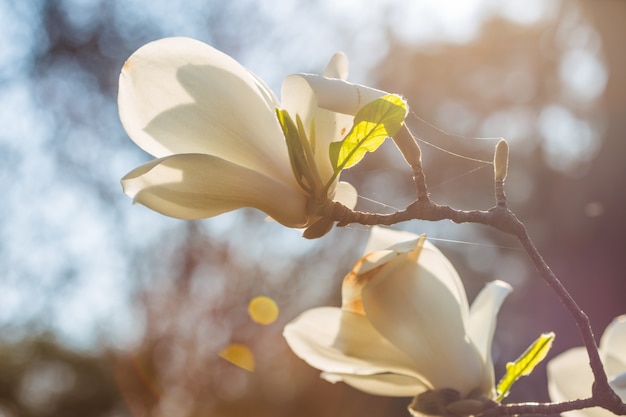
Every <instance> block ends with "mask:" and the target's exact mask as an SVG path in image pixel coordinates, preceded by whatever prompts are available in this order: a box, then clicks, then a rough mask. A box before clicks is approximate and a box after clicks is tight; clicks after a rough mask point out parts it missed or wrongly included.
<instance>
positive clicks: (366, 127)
mask: <svg viewBox="0 0 626 417" xmlns="http://www.w3.org/2000/svg"><path fill="white" fill-rule="evenodd" d="M407 112H408V109H407V105H406V102H405V101H404V100H403V99H402V97H400V96H398V95H395V94H389V95H386V96H383V97H380V98H378V99H376V100H374V101H372V102H370V103H368V104H366V105H365V106H363V108H362V109H361V110H359V112H358V113H357V114H356V115H355V116H354V125H353V126H352V130H350V132H349V133H348V134H347V135H346V137H345V138H344V139H343V140H342V141H341V142H333V143H331V144H330V150H329V153H330V161H331V163H332V165H333V168H334V169H335V173H338V172H340V171H341V170H343V169H345V168H350V167H351V166H353V165H355V164H357V163H358V162H359V161H361V159H363V156H365V153H366V152H373V151H375V150H376V149H378V147H379V146H380V145H382V143H383V142H384V140H385V139H386V138H387V137H388V136H393V135H395V134H396V133H398V131H399V130H400V128H401V127H402V124H403V123H404V119H405V118H406V115H407Z"/></svg>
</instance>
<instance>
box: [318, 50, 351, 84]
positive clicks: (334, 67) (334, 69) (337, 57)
mask: <svg viewBox="0 0 626 417" xmlns="http://www.w3.org/2000/svg"><path fill="white" fill-rule="evenodd" d="M349 70H350V62H349V61H348V57H347V56H346V54H344V53H343V52H336V53H335V54H333V56H332V57H331V58H330V62H329V63H328V65H326V69H325V70H324V73H323V74H322V75H323V76H324V77H327V78H339V79H341V80H347V79H348V72H349Z"/></svg>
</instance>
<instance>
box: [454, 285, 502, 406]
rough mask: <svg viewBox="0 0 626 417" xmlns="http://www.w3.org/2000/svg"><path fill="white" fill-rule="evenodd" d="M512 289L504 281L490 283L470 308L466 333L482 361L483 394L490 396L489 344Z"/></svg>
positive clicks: (492, 385)
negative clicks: (501, 307) (483, 372)
mask: <svg viewBox="0 0 626 417" xmlns="http://www.w3.org/2000/svg"><path fill="white" fill-rule="evenodd" d="M512 290H513V288H512V287H511V286H510V285H509V284H507V283H506V282H504V281H492V282H490V283H488V284H487V285H486V286H485V288H483V290H482V291H481V292H480V293H479V294H478V296H476V299H475V300H474V302H473V303H472V307H471V308H470V314H469V320H468V322H467V326H466V330H467V333H468V335H469V337H470V339H471V340H472V342H473V343H474V345H475V346H476V348H477V349H478V352H479V353H480V355H481V357H482V358H483V361H484V364H485V366H484V370H485V374H484V375H483V393H485V394H490V393H491V391H492V390H493V388H494V386H495V376H494V373H493V361H492V358H491V342H492V340H493V333H494V331H495V329H496V319H497V316H498V311H499V310H500V306H501V305H502V303H503V302H504V299H505V298H506V297H507V296H508V295H509V293H510V292H511V291H512Z"/></svg>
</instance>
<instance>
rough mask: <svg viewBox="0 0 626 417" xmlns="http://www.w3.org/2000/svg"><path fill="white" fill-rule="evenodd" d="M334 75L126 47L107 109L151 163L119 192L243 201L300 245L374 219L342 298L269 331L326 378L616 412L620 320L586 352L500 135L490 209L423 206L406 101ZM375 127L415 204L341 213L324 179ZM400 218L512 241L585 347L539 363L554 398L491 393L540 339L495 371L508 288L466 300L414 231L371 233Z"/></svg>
mask: <svg viewBox="0 0 626 417" xmlns="http://www.w3.org/2000/svg"><path fill="white" fill-rule="evenodd" d="M347 69H348V62H347V58H346V57H345V56H344V55H342V54H336V55H335V56H333V57H332V59H331V61H330V63H329V65H328V67H327V68H326V70H325V71H324V73H323V74H322V75H313V74H296V75H290V76H288V77H287V78H285V80H284V81H283V84H282V91H281V100H278V99H277V97H276V96H275V95H274V93H273V92H272V91H271V90H270V89H269V88H268V87H267V85H266V84H265V83H264V82H263V81H262V80H261V79H260V78H258V77H257V76H256V75H254V74H253V73H251V72H250V71H248V70H246V69H245V68H244V67H242V66H241V65H240V64H239V63H237V62H236V61H235V60H234V59H232V58H231V57H229V56H227V55H225V54H224V53H222V52H220V51H218V50H216V49H214V48H212V47H211V46H209V45H206V44H204V43H202V42H199V41H196V40H192V39H187V38H170V39H162V40H159V41H156V42H152V43H149V44H147V45H145V46H143V47H141V48H140V49H139V50H137V51H136V52H135V53H134V54H133V55H132V56H131V57H130V58H129V59H128V60H127V61H126V63H125V64H124V67H123V69H122V73H121V76H120V85H119V110H120V117H121V120H122V123H123V125H124V128H125V129H126V132H127V133H128V135H129V136H130V138H131V139H132V140H133V141H134V142H135V143H136V144H137V145H138V146H140V147H141V148H142V149H144V150H145V151H146V152H148V153H150V154H151V155H153V156H154V157H156V159H154V160H153V161H150V162H148V163H146V164H144V165H142V166H140V167H138V168H136V169H134V170H133V171H131V172H130V173H129V174H127V175H126V176H125V177H124V178H123V179H122V186H123V188H124V192H125V193H126V194H128V195H129V196H130V197H131V198H133V200H134V201H135V202H137V203H140V204H143V205H145V206H147V207H149V208H151V209H152V210H155V211H157V212H159V213H162V214H164V215H167V216H171V217H175V218H180V219H201V218H208V217H212V216H216V215H219V214H221V213H225V212H228V211H232V210H236V209H238V208H242V207H252V208H255V209H258V210H261V211H263V212H265V213H266V214H267V215H268V216H270V217H271V218H272V219H273V220H275V221H276V222H279V223H280V224H282V225H284V226H286V227H291V228H298V229H302V230H303V236H304V237H305V238H309V239H314V238H318V237H321V236H323V235H324V234H326V233H327V232H329V231H330V230H331V229H332V228H333V226H345V225H348V224H352V223H359V224H363V225H368V226H373V227H372V228H371V235H370V238H369V241H368V243H367V246H366V249H365V253H364V254H363V256H362V257H361V259H359V260H357V261H356V263H355V264H354V266H353V268H352V270H351V271H349V272H348V273H347V274H346V276H345V278H344V280H343V284H342V287H341V291H342V305H341V307H319V308H315V309H312V310H309V311H306V312H304V313H303V314H302V315H300V316H299V317H297V318H296V319H295V320H293V321H292V322H291V323H289V324H288V325H287V326H286V327H285V329H284V336H285V338H286V340H287V343H288V344H289V346H290V347H291V349H292V350H293V352H294V353H295V354H296V355H298V356H299V357H301V358H302V359H304V360H305V361H306V362H307V363H309V364H310V365H311V366H313V367H315V368H317V369H319V370H321V371H322V377H323V378H324V379H326V380H328V381H330V382H338V381H341V382H343V383H346V384H348V385H350V386H352V387H354V388H356V389H358V390H361V391H364V392H366V393H369V394H372V395H384V396H398V397H413V400H412V402H411V403H410V405H409V406H408V410H409V412H410V413H411V414H413V415H437V416H466V415H485V416H498V415H513V414H544V415H546V414H555V413H566V414H571V415H574V414H580V415H583V414H588V415H610V414H611V413H614V414H617V415H626V404H624V400H626V315H625V316H620V317H617V318H616V319H615V320H614V321H613V322H612V323H611V324H610V325H609V327H608V328H607V329H606V330H605V332H604V334H603V336H602V338H601V340H600V346H599V348H598V346H597V345H596V342H595V339H594V335H593V332H592V329H591V327H590V323H589V319H588V318H587V316H586V315H585V313H584V312H583V311H582V310H581V309H580V308H579V307H578V305H577V304H576V302H575V301H574V300H573V299H572V297H571V296H570V295H569V293H568V292H567V290H566V289H565V288H564V287H563V286H562V284H561V283H560V282H559V280H558V279H557V277H556V276H555V275H554V274H553V273H552V271H551V270H550V268H549V266H548V265H547V264H546V262H545V261H544V260H543V258H542V257H541V255H540V254H539V252H538V251H537V249H536V248H535V246H534V244H533V242H532V240H531V239H530V237H529V235H528V233H527V231H526V228H525V227H524V225H523V223H522V222H521V221H520V220H519V219H518V218H517V217H516V216H515V214H514V213H513V212H511V210H509V208H508V207H507V202H506V195H505V189H504V181H505V178H506V176H507V165H508V145H507V143H506V141H504V140H501V141H500V142H499V143H498V145H497V146H496V149H495V154H494V161H493V166H494V194H495V203H494V206H493V207H492V208H491V209H489V210H486V211H483V210H472V211H465V210H457V209H454V208H452V207H449V206H445V205H440V204H437V203H436V202H435V201H432V200H431V199H430V196H429V192H428V184H427V181H426V175H425V172H424V170H423V168H422V158H421V152H420V148H419V146H418V144H417V142H416V140H415V138H414V137H413V135H412V134H411V132H410V131H409V129H408V128H407V127H406V125H405V123H404V121H405V118H406V116H407V114H408V104H407V103H406V102H405V100H404V99H403V98H402V97H401V96H400V95H396V94H389V93H387V92H384V91H380V90H377V89H374V88H370V87H366V86H362V85H356V84H352V83H350V82H348V81H346V78H347ZM388 137H390V138H392V139H393V141H394V142H395V144H396V145H397V148H398V149H399V150H400V152H401V153H402V155H403V156H404V159H405V160H406V162H407V164H408V165H409V166H410V168H411V170H412V174H413V180H414V183H415V193H416V199H415V201H413V202H412V203H411V204H410V205H408V206H407V207H406V209H404V210H401V211H398V212H396V213H393V214H376V213H363V212H358V211H355V210H353V209H354V207H355V205H356V196H357V192H356V190H355V189H354V187H353V186H351V185H350V184H348V183H346V182H341V181H339V177H340V175H341V172H342V171H343V170H344V169H348V168H350V167H352V166H354V165H355V164H357V163H359V161H361V159H362V158H363V157H364V155H365V154H366V153H367V152H374V151H375V150H376V149H377V148H378V147H379V146H380V145H381V144H382V143H383V142H384V141H385V139H386V138H388ZM414 219H419V220H430V221H438V220H444V219H447V220H452V221H453V222H456V223H467V222H469V223H480V224H484V225H488V226H491V227H493V228H495V229H497V230H499V231H501V232H502V233H506V234H510V235H513V236H515V237H516V238H517V239H518V241H519V243H520V244H521V246H522V247H523V249H524V250H525V251H526V252H527V254H528V256H529V257H530V260H531V261H532V263H533V264H534V266H535V268H536V270H537V272H538V275H539V276H540V277H541V278H542V279H543V280H545V282H546V283H547V284H548V285H549V286H550V287H551V288H552V290H554V291H555V292H556V294H557V295H558V297H559V298H560V300H561V302H562V303H563V304H564V305H565V307H566V308H567V309H568V311H569V313H570V314H571V316H572V318H573V320H574V321H575V322H576V325H577V326H578V329H579V331H580V335H581V338H582V341H583V345H584V347H580V348H574V349H572V350H570V351H567V352H565V353H563V354H561V355H559V356H557V357H555V358H554V359H552V360H551V361H550V362H549V363H548V387H549V393H550V396H551V398H552V400H553V401H554V402H552V403H545V404H544V403H535V402H528V403H521V404H507V403H505V402H504V400H505V398H506V396H507V394H508V393H509V391H510V389H511V387H512V385H513V384H514V383H515V382H516V381H517V380H518V379H519V378H520V377H523V376H525V375H528V374H530V373H531V372H532V371H533V369H534V368H535V366H536V365H537V364H538V363H539V362H541V361H542V360H543V359H544V358H545V356H546V354H547V352H548V351H549V349H550V347H551V344H552V340H553V339H554V334H552V333H549V334H543V335H541V336H540V337H539V338H538V339H537V340H536V341H534V342H533V343H531V344H530V346H529V348H528V349H527V350H526V351H525V352H524V353H523V354H522V355H521V356H520V357H519V358H518V359H517V360H515V361H514V362H511V363H509V364H508V365H507V367H506V372H505V374H504V375H502V376H500V377H499V378H496V376H495V375H494V367H493V362H492V359H491V342H492V338H493V334H494V330H495V326H496V317H497V314H498V311H499V309H500V307H501V305H502V303H503V302H504V300H505V298H506V297H507V295H508V294H509V292H510V291H511V290H512V288H511V286H510V285H509V284H507V283H506V282H503V281H493V282H490V283H489V284H487V286H486V287H485V288H484V289H483V290H482V292H480V294H479V295H478V296H477V297H476V299H475V300H474V302H473V303H472V304H471V305H470V304H469V303H468V300H467V296H466V293H465V289H464V287H463V282H462V280H461V279H460V277H459V275H458V273H457V272H456V270H455V268H454V267H453V265H452V264H451V263H450V261H448V259H447V258H446V257H445V256H444V255H443V254H442V253H441V252H440V251H439V250H438V249H437V248H436V247H435V246H434V245H433V244H431V243H430V242H429V241H428V240H426V237H425V236H424V235H422V236H417V235H413V234H411V233H408V232H401V231H395V230H392V229H389V228H384V227H381V226H390V225H393V224H396V223H399V222H405V221H409V220H414Z"/></svg>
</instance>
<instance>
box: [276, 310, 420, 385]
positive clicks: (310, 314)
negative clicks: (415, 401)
mask: <svg viewBox="0 0 626 417" xmlns="http://www.w3.org/2000/svg"><path fill="white" fill-rule="evenodd" d="M283 335H284V336H285V339H286V340H287V343H288V344H289V347H290V348H291V350H293V352H294V353H295V354H296V355H297V356H299V357H300V358H302V359H304V360H305V361H306V362H307V363H308V364H309V365H311V366H312V367H314V368H317V369H319V370H321V371H323V372H324V373H327V374H333V375H344V376H349V375H353V376H360V377H362V378H363V379H367V378H369V377H371V378H372V381H376V380H380V375H388V374H394V375H402V376H403V377H404V378H399V379H398V382H399V381H400V380H401V381H402V386H404V388H403V390H402V392H398V393H396V394H393V393H389V392H388V391H385V392H382V391H381V392H377V394H379V395H397V396H405V395H407V394H406V390H407V388H406V387H407V382H408V381H409V380H410V379H412V380H413V386H412V390H413V392H416V391H417V390H419V389H422V387H423V386H424V384H423V383H422V382H421V381H420V380H419V379H418V376H417V375H416V373H415V371H414V366H415V365H414V364H413V362H412V361H411V360H410V359H409V358H408V357H407V356H406V355H404V354H403V353H402V352H400V351H398V349H396V348H395V347H394V346H393V345H391V344H390V343H389V342H388V341H387V340H385V338H383V337H382V336H381V335H380V334H379V333H378V332H376V330H374V328H373V327H372V325H371V324H370V323H369V322H368V321H367V319H366V318H365V317H364V316H362V315H360V314H355V313H351V312H348V311H342V310H341V309H339V308H334V307H322V308H316V309H313V310H308V311H306V312H304V313H303V314H302V315H300V316H299V317H298V318H296V319H295V320H293V321H292V322H291V323H289V324H288V325H287V326H285V330H284V332H283ZM372 384H373V385H372V386H374V385H375V384H374V382H372ZM381 389H382V388H381ZM413 395H414V394H413Z"/></svg>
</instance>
